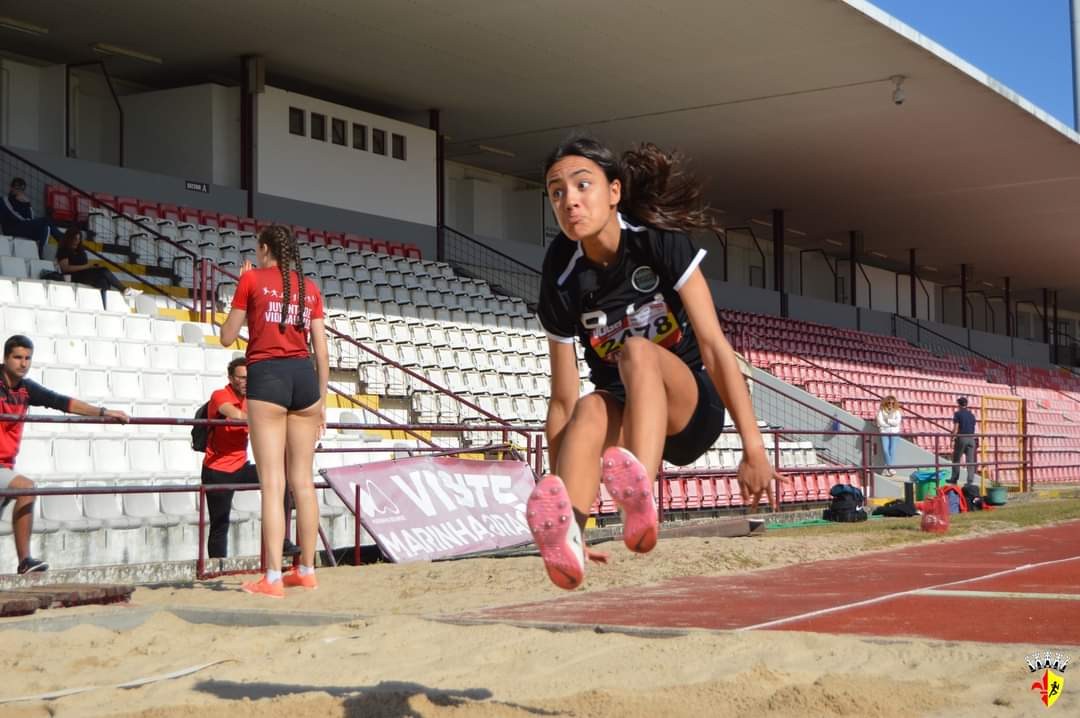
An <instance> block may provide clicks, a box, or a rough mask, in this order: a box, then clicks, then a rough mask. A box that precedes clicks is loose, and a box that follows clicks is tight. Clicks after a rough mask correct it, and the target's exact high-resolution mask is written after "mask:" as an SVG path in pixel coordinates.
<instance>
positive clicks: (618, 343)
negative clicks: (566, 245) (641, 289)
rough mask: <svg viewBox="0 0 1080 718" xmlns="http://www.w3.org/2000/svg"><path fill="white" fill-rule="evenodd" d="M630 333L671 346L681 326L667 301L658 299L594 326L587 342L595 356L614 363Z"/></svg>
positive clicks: (630, 335)
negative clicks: (610, 322)
mask: <svg viewBox="0 0 1080 718" xmlns="http://www.w3.org/2000/svg"><path fill="white" fill-rule="evenodd" d="M630 337H644V338H645V339H648V340H649V341H651V342H652V343H653V344H659V345H660V346H662V347H664V348H665V349H671V348H672V347H674V346H675V345H676V344H678V343H679V340H680V339H682V329H680V328H679V323H678V322H677V321H675V315H674V314H672V313H671V310H670V309H668V305H667V302H665V301H664V300H662V299H659V300H656V301H653V302H650V303H649V304H646V305H644V306H642V307H639V308H638V309H636V310H635V311H634V312H633V313H629V314H627V315H626V316H625V317H623V319H622V320H621V321H620V322H618V323H617V324H614V325H612V326H610V327H599V328H597V329H595V330H593V333H592V336H591V337H590V338H589V344H590V345H591V346H592V348H593V351H594V352H596V355H597V356H598V357H600V358H601V359H602V360H604V361H605V362H608V363H610V364H614V363H615V362H617V361H618V360H619V352H621V351H622V349H623V347H624V346H626V342H627V340H628V339H629V338H630Z"/></svg>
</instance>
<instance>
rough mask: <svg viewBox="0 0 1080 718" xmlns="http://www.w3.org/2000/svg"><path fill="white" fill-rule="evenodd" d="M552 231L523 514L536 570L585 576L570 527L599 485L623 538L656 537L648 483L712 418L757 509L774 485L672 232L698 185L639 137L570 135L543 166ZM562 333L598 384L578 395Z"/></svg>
mask: <svg viewBox="0 0 1080 718" xmlns="http://www.w3.org/2000/svg"><path fill="white" fill-rule="evenodd" d="M544 177H545V183H546V188H547V193H548V197H549V198H550V200H551V204H552V207H553V209H554V211H555V216H556V219H557V220H558V223H559V228H560V229H561V230H562V231H561V233H560V234H559V236H558V237H556V238H555V240H554V241H553V242H552V243H551V244H550V245H549V247H548V250H547V253H546V255H545V258H544V264H543V271H542V274H541V280H540V300H539V312H538V313H539V319H540V324H541V325H542V326H543V328H544V330H545V332H546V333H547V335H548V347H549V352H550V354H551V399H550V401H549V404H548V414H547V424H546V433H547V438H548V444H549V459H550V465H551V467H552V471H553V474H552V475H549V476H545V477H544V478H543V479H541V481H540V482H539V483H538V484H537V487H536V489H535V490H534V492H533V494H532V495H531V497H530V498H529V500H528V503H527V506H526V517H527V520H528V522H529V527H530V529H531V531H532V534H533V538H534V539H535V541H536V545H537V546H538V547H539V548H540V555H541V558H542V559H543V561H544V567H545V568H546V570H547V573H548V577H549V578H550V579H551V580H552V582H554V583H555V584H556V585H557V586H559V587H561V588H565V589H572V588H576V587H578V586H580V585H581V584H582V582H583V581H584V578H585V557H586V552H585V551H584V548H583V546H582V543H583V542H582V534H583V532H584V529H585V523H586V521H587V519H588V515H589V509H590V507H591V506H592V503H593V501H594V500H595V498H596V495H597V491H598V490H599V486H600V483H601V481H603V483H604V486H605V487H606V488H607V489H608V491H609V492H610V494H611V496H612V497H613V498H614V500H615V503H616V504H617V505H618V506H619V508H620V510H621V511H622V512H623V518H624V522H623V542H624V543H625V544H626V546H627V548H629V549H630V550H631V551H634V552H637V553H647V552H648V551H651V550H652V548H653V547H654V546H655V545H656V541H657V538H658V534H659V526H658V521H657V518H658V517H657V511H656V500H655V495H654V494H653V483H654V479H655V477H656V475H657V471H658V470H659V468H660V462H661V460H666V461H668V462H671V463H674V464H677V465H680V466H685V465H687V464H690V463H693V462H694V461H695V460H696V459H697V458H698V457H699V456H701V455H702V454H703V453H704V452H705V451H706V450H708V448H709V447H711V446H712V444H713V443H714V442H715V440H716V438H717V437H718V436H719V435H720V432H721V431H722V430H723V428H724V414H725V411H730V412H731V416H732V418H733V420H734V422H735V426H736V428H737V429H738V431H739V434H740V435H741V437H742V448H743V457H742V461H741V462H740V464H739V469H738V482H739V485H740V488H741V490H742V493H743V500H744V502H745V503H746V504H747V505H750V506H753V507H756V506H757V504H758V503H759V502H760V500H761V498H762V494H767V495H768V499H769V502H770V503H772V482H773V481H776V480H779V477H778V476H777V475H776V473H775V471H774V470H773V466H772V463H771V462H770V460H769V457H768V455H767V453H766V451H765V444H764V442H763V440H762V437H761V433H760V431H759V430H758V426H757V422H756V420H755V417H754V410H753V406H752V404H751V402H750V394H749V391H748V390H747V386H746V382H745V379H744V378H743V374H742V371H741V370H740V368H739V364H738V361H737V360H736V356H735V352H734V350H733V349H732V348H731V345H730V344H729V343H728V341H727V339H726V338H725V337H724V333H723V331H722V330H721V328H720V322H719V319H718V317H717V314H716V308H715V304H714V303H713V298H712V294H711V292H710V289H709V285H708V282H707V281H706V279H705V276H704V274H702V272H701V269H700V268H699V266H698V265H699V264H700V263H701V260H702V258H703V257H704V256H705V251H704V250H703V249H699V248H698V247H696V246H695V245H694V243H693V241H692V240H691V239H690V237H689V236H687V235H686V234H685V232H687V231H690V230H691V229H695V228H697V229H707V228H712V227H713V221H712V220H711V218H710V217H709V216H708V215H707V214H706V213H705V211H704V210H703V209H702V208H701V206H700V203H699V201H698V199H699V197H700V186H699V185H698V184H697V182H695V181H694V180H693V178H691V177H689V176H688V175H686V174H685V173H684V171H683V168H682V167H681V165H680V164H679V161H678V159H677V158H676V157H674V156H672V155H668V154H666V153H664V152H662V151H661V150H660V149H659V148H657V147H656V146H654V145H648V144H646V145H641V146H640V147H638V148H636V149H634V150H631V151H629V152H626V153H625V154H624V155H623V156H622V158H621V159H620V158H617V157H616V156H615V154H614V152H612V151H611V150H610V149H609V148H607V147H604V146H603V145H602V144H600V143H599V142H597V141H595V140H592V139H589V138H585V137H573V138H570V139H568V140H567V141H565V142H563V143H562V144H561V145H559V146H558V147H557V148H556V149H555V150H554V152H553V153H552V154H551V155H550V157H549V158H548V160H547V163H546V166H545V168H544ZM575 341H580V342H581V344H582V346H583V347H584V349H585V360H586V362H587V363H588V365H589V369H590V376H591V379H592V382H593V384H594V385H595V386H596V388H597V390H596V391H595V392H593V393H591V394H588V395H586V396H579V374H578V364H577V357H576V355H575V351H574V343H575Z"/></svg>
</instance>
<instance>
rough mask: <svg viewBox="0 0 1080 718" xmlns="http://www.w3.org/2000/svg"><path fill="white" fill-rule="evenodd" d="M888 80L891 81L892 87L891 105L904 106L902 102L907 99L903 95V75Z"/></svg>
mask: <svg viewBox="0 0 1080 718" xmlns="http://www.w3.org/2000/svg"><path fill="white" fill-rule="evenodd" d="M889 79H890V80H892V81H893V86H894V87H893V93H892V101H893V104H894V105H902V104H904V100H906V99H907V95H905V94H904V76H903V75H894V76H893V77H890V78H889Z"/></svg>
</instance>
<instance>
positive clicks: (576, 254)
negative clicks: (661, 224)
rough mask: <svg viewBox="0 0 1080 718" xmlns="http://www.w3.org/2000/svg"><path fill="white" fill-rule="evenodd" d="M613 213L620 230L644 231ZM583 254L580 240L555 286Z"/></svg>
mask: <svg viewBox="0 0 1080 718" xmlns="http://www.w3.org/2000/svg"><path fill="white" fill-rule="evenodd" d="M615 214H616V215H617V216H618V218H619V229H620V230H622V229H626V230H629V231H631V232H644V231H646V228H645V227H639V226H638V225H636V224H630V223H629V222H627V221H626V219H625V218H624V217H623V216H622V212H616V213H615ZM584 255H585V252H584V251H583V250H582V249H581V242H578V246H577V249H576V250H575V251H574V256H572V257H570V262H569V263H568V264H567V265H566V269H564V270H563V271H562V274H560V275H559V278H558V279H557V280H556V281H555V285H556V286H559V287H561V286H562V285H563V282H565V281H566V280H567V279H569V278H570V273H571V272H572V271H574V266H575V265H576V264H577V261H578V260H579V259H581V258H582V257H583V256H584ZM698 261H701V260H698ZM691 268H693V267H691ZM675 289H676V291H678V287H676V288H675Z"/></svg>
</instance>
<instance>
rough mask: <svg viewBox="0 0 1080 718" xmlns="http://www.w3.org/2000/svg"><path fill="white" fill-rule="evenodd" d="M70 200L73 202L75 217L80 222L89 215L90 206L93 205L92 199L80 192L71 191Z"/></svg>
mask: <svg viewBox="0 0 1080 718" xmlns="http://www.w3.org/2000/svg"><path fill="white" fill-rule="evenodd" d="M71 197H72V200H73V201H74V204H75V217H76V219H78V220H79V221H80V222H85V221H86V219H87V217H89V216H90V208H91V207H93V206H94V200H93V198H92V197H89V196H87V195H85V194H82V193H81V192H72V193H71Z"/></svg>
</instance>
